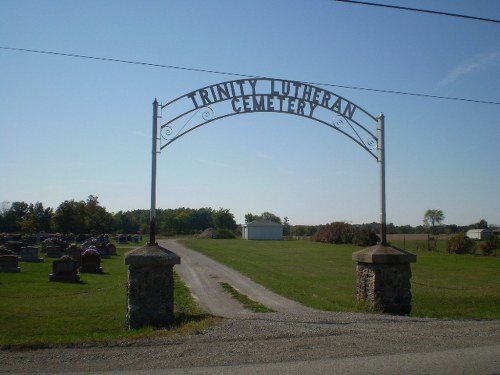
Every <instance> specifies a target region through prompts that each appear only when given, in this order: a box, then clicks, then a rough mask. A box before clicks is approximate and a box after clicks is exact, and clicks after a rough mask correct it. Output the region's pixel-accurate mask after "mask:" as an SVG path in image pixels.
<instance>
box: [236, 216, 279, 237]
mask: <svg viewBox="0 0 500 375" xmlns="http://www.w3.org/2000/svg"><path fill="white" fill-rule="evenodd" d="M242 229H243V239H244V240H282V239H283V225H281V224H278V223H275V222H274V221H258V220H256V221H252V222H250V223H247V224H243V225H242Z"/></svg>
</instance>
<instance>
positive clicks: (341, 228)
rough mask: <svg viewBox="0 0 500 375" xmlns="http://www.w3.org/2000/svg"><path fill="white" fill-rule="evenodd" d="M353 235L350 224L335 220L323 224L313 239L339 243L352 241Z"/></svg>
mask: <svg viewBox="0 0 500 375" xmlns="http://www.w3.org/2000/svg"><path fill="white" fill-rule="evenodd" d="M353 237H354V228H353V226H352V225H351V224H348V223H344V222H343V221H337V222H334V223H331V224H326V225H323V226H322V227H321V228H320V230H319V231H318V232H317V233H316V234H315V235H314V240H315V241H318V242H327V243H335V244H341V243H346V244H350V243H352V239H353Z"/></svg>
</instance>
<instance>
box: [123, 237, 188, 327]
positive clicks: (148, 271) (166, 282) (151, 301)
mask: <svg viewBox="0 0 500 375" xmlns="http://www.w3.org/2000/svg"><path fill="white" fill-rule="evenodd" d="M180 262H181V259H180V257H179V256H178V255H177V254H175V253H173V252H171V251H169V250H167V249H165V248H163V247H161V246H159V245H158V244H157V243H155V244H153V245H151V244H147V245H145V246H143V247H140V248H138V249H135V250H131V251H129V252H128V253H127V254H125V264H128V265H129V272H128V284H127V295H128V312H127V325H128V327H129V328H132V329H133V328H139V327H143V326H155V327H162V326H165V325H167V324H168V323H171V322H172V320H173V318H174V265H175V264H180Z"/></svg>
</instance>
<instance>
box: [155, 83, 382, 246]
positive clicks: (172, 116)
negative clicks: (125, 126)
mask: <svg viewBox="0 0 500 375" xmlns="http://www.w3.org/2000/svg"><path fill="white" fill-rule="evenodd" d="M159 111H160V113H158V112H159ZM259 112H261V113H274V112H276V113H285V114H290V115H295V116H300V117H304V118H309V119H311V120H314V121H317V122H319V123H321V124H324V125H326V126H329V127H330V128H332V129H334V130H336V131H339V132H340V133H342V134H344V135H345V136H347V137H349V138H350V139H351V140H352V141H354V142H355V143H357V144H358V145H359V146H361V147H362V148H363V149H364V150H366V151H367V152H368V153H370V155H372V156H373V157H374V158H375V159H376V160H377V162H378V164H379V165H380V208H381V210H380V223H381V227H380V233H381V244H382V245H386V244H387V236H386V208H385V151H384V150H385V146H384V142H385V141H384V122H385V120H384V115H383V114H380V116H378V117H375V116H373V115H371V114H370V113H368V112H367V111H365V110H364V109H363V108H361V107H359V106H358V105H356V104H354V103H353V102H351V101H350V100H347V99H346V98H344V97H342V96H340V95H337V94H335V93H333V92H331V91H328V90H325V89H322V88H320V87H317V86H314V85H311V84H308V83H304V82H299V81H289V80H283V79H273V78H246V79H238V80H233V81H226V82H221V83H217V84H213V85H210V86H206V87H203V88H201V89H198V90H195V91H192V92H190V93H188V94H186V95H183V96H180V97H178V98H177V99H174V100H172V101H170V102H168V103H166V104H159V103H158V102H157V100H156V99H155V101H154V103H153V137H152V173H151V218H150V219H151V220H150V241H149V243H150V244H154V243H155V232H156V159H157V154H158V141H159V142H160V143H159V146H160V147H159V149H160V151H161V150H162V149H164V148H165V147H167V146H168V145H170V144H171V143H172V142H174V141H176V140H177V139H179V138H181V137H182V136H184V135H186V134H187V133H189V132H191V131H193V130H195V129H198V128H199V127H201V126H203V125H206V124H208V123H211V122H213V121H216V120H220V119H223V118H226V117H230V116H235V115H240V114H249V113H259ZM158 119H162V124H161V125H160V134H161V136H160V137H158ZM163 119H167V120H163ZM371 128H376V129H374V130H370V129H371Z"/></svg>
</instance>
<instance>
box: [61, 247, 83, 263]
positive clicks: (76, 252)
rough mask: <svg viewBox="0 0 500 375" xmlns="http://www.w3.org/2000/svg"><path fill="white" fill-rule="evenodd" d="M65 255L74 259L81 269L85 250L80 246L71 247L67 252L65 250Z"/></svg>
mask: <svg viewBox="0 0 500 375" xmlns="http://www.w3.org/2000/svg"><path fill="white" fill-rule="evenodd" d="M64 253H65V254H66V255H69V256H70V257H71V258H73V260H75V261H76V263H77V264H78V267H81V265H82V253H83V249H82V248H81V247H80V246H76V245H71V246H70V247H68V248H67V249H66V250H64Z"/></svg>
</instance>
